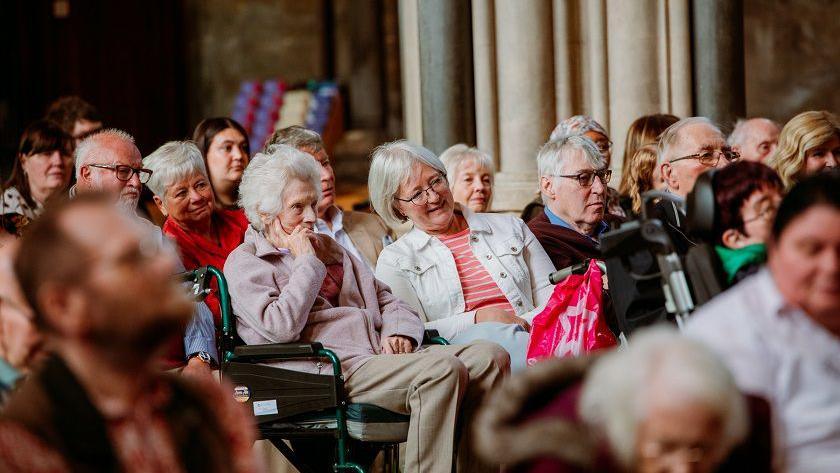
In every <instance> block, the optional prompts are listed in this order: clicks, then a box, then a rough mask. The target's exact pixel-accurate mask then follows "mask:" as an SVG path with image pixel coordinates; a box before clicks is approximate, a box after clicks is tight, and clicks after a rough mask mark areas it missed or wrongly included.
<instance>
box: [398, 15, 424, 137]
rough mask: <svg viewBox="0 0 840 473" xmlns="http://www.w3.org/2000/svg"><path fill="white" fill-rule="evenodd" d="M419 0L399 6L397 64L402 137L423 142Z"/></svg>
mask: <svg viewBox="0 0 840 473" xmlns="http://www.w3.org/2000/svg"><path fill="white" fill-rule="evenodd" d="M418 8H419V5H418V0H402V1H400V3H399V10H398V12H399V23H400V62H401V63H402V64H401V67H400V69H401V72H402V77H401V79H402V96H403V123H404V126H405V137H406V139H408V140H409V141H413V142H415V143H422V142H423V105H422V101H421V93H420V31H419V30H420V24H419V23H420V18H419V12H418Z"/></svg>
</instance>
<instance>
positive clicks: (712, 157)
mask: <svg viewBox="0 0 840 473" xmlns="http://www.w3.org/2000/svg"><path fill="white" fill-rule="evenodd" d="M721 156H723V157H724V158H726V160H727V161H728V162H730V163H734V162H735V161H738V160H739V159H741V155H740V154H738V152H736V151H732V150H731V149H718V150H714V151H703V152H702V153H696V154H689V155H688V156H683V157H681V158H677V159H672V160H671V161H670V162H672V163H675V162H677V161H682V160H683V159H696V160H698V161H700V164H702V165H703V166H707V167H710V168H713V167H715V166H717V164H718V161H720V157H721Z"/></svg>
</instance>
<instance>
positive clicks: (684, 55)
mask: <svg viewBox="0 0 840 473" xmlns="http://www.w3.org/2000/svg"><path fill="white" fill-rule="evenodd" d="M660 2H663V3H666V4H667V8H666V9H665V10H666V13H667V16H668V20H667V22H666V23H667V27H665V28H663V29H664V31H666V32H667V35H666V36H665V35H664V36H663V37H665V38H667V45H668V70H667V74H668V78H669V86H670V87H669V90H670V92H669V94H668V104H667V107H663V110H668V111H670V113H672V114H674V115H676V116H678V117H690V116H692V115H693V114H694V113H693V112H692V110H693V109H692V103H691V98H692V89H691V79H692V70H691V19H690V18H691V15H690V12H689V10H690V7H689V4H688V0H660Z"/></svg>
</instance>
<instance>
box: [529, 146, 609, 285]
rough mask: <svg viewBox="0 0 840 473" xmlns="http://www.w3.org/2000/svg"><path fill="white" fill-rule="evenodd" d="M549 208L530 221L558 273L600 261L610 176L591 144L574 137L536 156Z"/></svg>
mask: <svg viewBox="0 0 840 473" xmlns="http://www.w3.org/2000/svg"><path fill="white" fill-rule="evenodd" d="M537 165H538V167H539V172H540V192H541V194H542V199H543V203H545V209H544V211H543V213H542V214H540V215H537V216H536V217H534V218H533V219H532V220H531V221H530V222H528V227H529V228H530V229H531V231H532V232H533V233H534V235H536V237H537V239H538V240H539V242H540V244H542V246H543V248H545V251H546V252H547V253H548V256H549V257H550V258H551V262H552V263H554V266H555V267H556V268H557V269H562V268H565V267H567V266H571V265H573V264H576V263H579V262H582V261H583V260H585V259H586V258H598V257H600V256H599V255H600V249H599V245H598V237H599V236H600V235H601V233H603V232H604V231H606V230H607V228H608V225H607V224H606V222H604V211H605V206H606V197H607V184H608V183H609V181H610V177H612V171H610V170H609V169H607V166H606V162H605V160H604V157H603V155H602V154H601V153H600V152H599V150H598V148H597V147H596V145H595V144H594V143H593V142H592V140H591V139H589V138H587V137H586V136H584V135H571V136H566V137H563V138H560V139H557V140H553V141H549V142H548V143H546V144H545V145H544V146H543V147H542V149H540V152H539V154H538V156H537Z"/></svg>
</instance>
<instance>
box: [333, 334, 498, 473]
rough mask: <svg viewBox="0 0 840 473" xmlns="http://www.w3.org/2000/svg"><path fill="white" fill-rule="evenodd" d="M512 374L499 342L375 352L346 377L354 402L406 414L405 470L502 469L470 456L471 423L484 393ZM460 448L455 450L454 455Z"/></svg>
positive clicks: (348, 392)
mask: <svg viewBox="0 0 840 473" xmlns="http://www.w3.org/2000/svg"><path fill="white" fill-rule="evenodd" d="M509 372H510V356H509V355H508V353H507V352H506V351H505V350H504V349H503V348H502V347H500V346H499V345H497V344H495V343H490V342H483V341H479V342H473V343H470V344H467V345H450V346H430V347H425V348H423V349H421V350H420V351H417V352H415V353H408V354H402V355H377V356H375V357H373V358H371V359H370V360H368V361H366V362H365V363H364V364H363V365H362V366H361V367H360V368H358V369H357V370H356V371H355V372H354V373H353V374H352V375H351V376H350V378H348V379H347V380H346V381H345V383H344V387H345V390H346V391H347V394H348V398H349V400H350V402H353V403H368V404H374V405H377V406H379V407H382V408H384V409H388V410H389V411H393V412H398V413H401V414H408V415H410V416H411V420H410V423H409V428H408V439H407V440H406V452H405V471H406V472H410V473H414V472H423V473H426V472H432V473H438V472H439V473H448V472H451V471H452V468H453V465H457V470H456V471H458V472H472V471H496V472H498V471H499V466H498V465H496V466H490V465H482V464H481V463H480V462H479V460H478V458H476V457H475V455H473V454H472V446H471V441H470V438H469V437H470V430H471V429H470V428H469V427H470V423H471V421H472V414H473V413H474V412H475V410H476V409H477V408H478V406H479V404H481V402H482V401H483V399H484V396H485V395H486V394H487V393H488V392H489V391H490V390H492V389H493V388H495V387H496V386H498V385H499V384H500V383H501V382H502V380H503V379H504V378H505V377H506V376H507V375H508V373H509ZM456 446H457V453H456Z"/></svg>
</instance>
